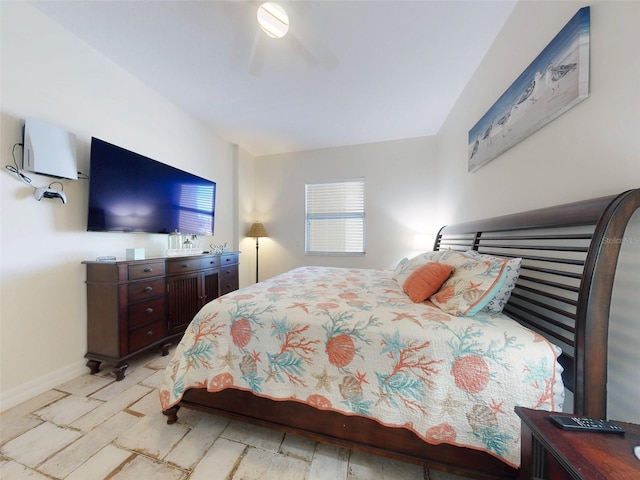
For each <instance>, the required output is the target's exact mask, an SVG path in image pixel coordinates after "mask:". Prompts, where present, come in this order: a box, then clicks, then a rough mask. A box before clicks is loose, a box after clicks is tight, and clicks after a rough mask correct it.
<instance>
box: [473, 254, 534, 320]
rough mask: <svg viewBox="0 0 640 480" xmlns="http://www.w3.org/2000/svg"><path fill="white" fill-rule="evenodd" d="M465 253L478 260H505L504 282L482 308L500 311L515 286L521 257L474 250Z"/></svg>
mask: <svg viewBox="0 0 640 480" xmlns="http://www.w3.org/2000/svg"><path fill="white" fill-rule="evenodd" d="M465 253H466V254H467V255H469V256H471V257H474V258H476V259H478V260H490V261H493V260H506V261H507V275H506V278H505V281H504V283H503V284H502V286H501V287H500V289H499V290H498V292H497V293H496V295H495V296H494V297H493V298H492V299H491V300H490V301H489V303H487V305H485V307H484V309H483V310H489V311H490V312H496V313H500V312H502V310H503V309H504V306H505V305H506V304H507V302H508V301H509V298H510V297H511V292H512V291H513V289H514V288H515V286H516V280H518V277H519V276H520V265H521V264H522V258H505V257H497V256H494V255H488V254H486V253H479V252H477V251H476V250H467V251H466V252H465Z"/></svg>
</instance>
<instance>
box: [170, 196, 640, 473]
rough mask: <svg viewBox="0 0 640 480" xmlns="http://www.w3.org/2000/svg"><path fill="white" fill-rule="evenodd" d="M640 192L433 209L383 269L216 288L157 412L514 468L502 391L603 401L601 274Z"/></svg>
mask: <svg viewBox="0 0 640 480" xmlns="http://www.w3.org/2000/svg"><path fill="white" fill-rule="evenodd" d="M639 207H640V190H637V189H636V190H630V191H627V192H624V193H622V194H620V195H616V196H611V197H603V198H597V199H593V200H587V201H582V202H577V203H572V204H566V205H561V206H558V207H550V208H544V209H539V210H535V211H530V212H525V213H520V214H513V215H508V216H502V217H496V218H492V219H486V220H482V221H477V222H469V223H464V224H458V225H451V226H446V227H443V228H442V229H441V230H440V232H439V233H438V235H437V238H436V242H435V247H434V251H433V252H426V253H424V254H423V255H420V256H416V257H414V258H412V259H409V260H404V259H403V261H401V262H400V263H399V265H398V267H397V268H396V269H395V270H393V271H384V270H372V269H342V268H324V267H303V268H299V269H294V270H292V271H291V272H287V273H285V274H282V275H279V276H277V277H274V278H273V279H270V280H269V281H267V282H262V283H260V284H257V285H254V286H251V287H247V288H243V289H241V290H239V291H236V292H233V293H230V294H227V295H225V296H223V297H220V298H219V299H216V300H214V301H212V302H210V303H209V304H207V305H206V306H205V307H204V308H203V309H202V310H201V311H200V312H199V313H198V314H197V315H196V317H194V319H193V321H192V322H191V324H190V326H189V328H188V329H187V332H186V333H185V336H184V337H183V339H182V341H181V342H180V344H179V345H178V347H177V348H176V352H175V355H174V357H173V359H172V361H171V362H170V363H169V365H168V366H167V370H166V373H165V377H164V381H163V384H162V387H161V389H160V398H161V403H162V407H163V413H164V414H165V415H167V417H168V419H167V421H168V423H175V422H176V421H177V420H178V418H177V412H178V409H179V408H180V407H181V406H186V407H191V408H196V409H201V410H205V411H209V412H213V413H216V414H220V415H225V416H228V417H231V418H238V419H242V420H245V421H249V422H254V423H256V424H259V425H265V426H269V427H272V428H277V429H280V430H282V431H284V432H288V433H295V434H301V435H305V436H308V437H310V438H313V439H315V440H318V441H325V442H331V443H335V444H339V445H342V446H345V447H348V448H356V449H360V450H364V451H368V452H371V453H376V454H380V455H384V456H388V457H391V458H396V459H401V460H405V461H410V462H417V463H421V464H425V465H427V466H429V467H433V468H437V469H441V470H446V471H449V472H453V473H458V474H463V475H467V476H473V477H476V478H516V477H517V476H518V466H519V441H520V436H519V421H518V419H517V417H516V416H515V414H514V412H513V407H514V406H516V405H520V406H528V407H530V408H540V409H546V410H560V409H562V402H563V386H564V387H566V388H567V389H568V390H569V391H571V392H572V393H573V411H574V412H575V413H577V414H580V415H588V416H593V417H603V418H604V417H606V373H607V370H606V360H607V328H608V313H609V305H610V301H611V293H612V289H613V279H614V274H615V269H616V263H617V258H618V253H619V250H620V245H621V239H623V237H624V231H625V227H626V225H627V223H628V221H629V219H630V218H631V216H632V215H633V213H634V212H635V210H636V209H637V208H639ZM442 265H444V266H450V270H449V274H448V275H447V274H446V272H444V273H442V274H440V277H441V279H444V281H443V282H440V281H439V280H438V282H437V288H436V287H434V288H436V289H435V293H433V294H432V295H430V296H429V297H427V298H426V299H425V301H421V299H420V298H419V297H418V298H416V299H414V300H416V301H414V300H412V299H411V298H410V296H409V294H411V293H413V292H412V290H411V289H407V288H406V285H407V284H408V282H409V278H411V279H412V281H414V282H415V280H416V278H415V277H416V275H412V274H414V272H416V271H417V270H420V271H424V270H428V271H429V272H430V274H429V275H430V276H429V277H428V280H429V281H428V282H427V283H429V282H431V283H433V281H434V280H433V279H434V278H435V277H434V275H432V270H433V268H434V267H437V266H440V267H437V268H438V269H440V268H442ZM516 266H519V268H515V267H516ZM435 276H436V277H437V276H438V275H435ZM463 280H464V281H463ZM510 281H512V282H513V283H512V284H510ZM465 282H466V283H465ZM464 285H468V286H467V287H464ZM430 287H433V285H430ZM452 292H453V293H452ZM505 292H506V293H508V294H507V295H506V300H507V301H506V303H504V302H502V301H497V300H496V299H498V297H499V296H500V294H504V293H505ZM496 293H498V294H499V295H497V296H496V295H495V294H496ZM490 300H492V302H490ZM502 300H505V298H502ZM514 320H515V321H514ZM587 332H588V335H587ZM561 374H562V375H561ZM561 376H562V379H561Z"/></svg>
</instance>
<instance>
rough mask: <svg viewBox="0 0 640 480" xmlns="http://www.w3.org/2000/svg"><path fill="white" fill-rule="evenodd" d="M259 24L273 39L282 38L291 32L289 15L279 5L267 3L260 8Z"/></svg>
mask: <svg viewBox="0 0 640 480" xmlns="http://www.w3.org/2000/svg"><path fill="white" fill-rule="evenodd" d="M258 24H259V25H260V28H262V30H264V32H265V33H266V34H267V35H269V36H270V37H271V38H282V37H284V36H285V35H286V34H287V32H288V31H289V15H287V12H285V10H284V8H282V7H281V6H280V5H278V4H277V3H273V2H266V3H263V4H262V5H260V6H259V7H258Z"/></svg>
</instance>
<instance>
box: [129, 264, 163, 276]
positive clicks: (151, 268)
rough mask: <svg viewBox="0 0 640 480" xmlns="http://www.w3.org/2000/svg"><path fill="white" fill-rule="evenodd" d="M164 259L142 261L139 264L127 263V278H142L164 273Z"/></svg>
mask: <svg viewBox="0 0 640 480" xmlns="http://www.w3.org/2000/svg"><path fill="white" fill-rule="evenodd" d="M164 270H165V269H164V261H160V262H153V263H143V264H141V265H129V280H142V279H143V278H150V277H160V276H162V275H164Z"/></svg>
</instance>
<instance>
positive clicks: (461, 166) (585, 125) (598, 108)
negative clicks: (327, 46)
mask: <svg viewBox="0 0 640 480" xmlns="http://www.w3.org/2000/svg"><path fill="white" fill-rule="evenodd" d="M582 6H583V4H582V2H574V1H558V2H520V3H518V5H517V6H516V7H515V9H514V12H513V14H512V15H511V17H510V18H509V20H508V21H507V22H506V24H505V26H504V28H503V30H502V32H501V33H500V35H499V36H498V38H497V40H496V42H495V43H494V45H493V46H492V48H491V50H490V51H489V52H488V54H487V55H486V57H485V58H484V60H483V62H482V63H481V65H480V67H479V68H478V70H477V72H476V73H475V75H474V78H473V79H472V81H471V82H470V83H469V85H468V87H467V88H466V89H465V90H464V92H463V94H462V95H461V97H460V99H459V100H458V102H457V103H456V105H455V107H454V109H453V110H452V112H451V114H450V115H449V117H448V119H447V121H446V122H445V124H444V126H443V128H442V130H441V132H440V133H439V135H437V136H436V137H432V138H420V139H411V140H406V141H396V142H386V143H381V144H372V145H362V146H354V147H345V148H336V149H328V150H319V151H312V152H299V153H294V154H288V155H274V156H269V157H260V158H258V159H256V178H257V179H258V180H257V182H258V185H257V188H256V199H257V207H256V208H257V209H258V211H261V215H262V218H263V220H264V221H265V225H266V227H267V229H269V231H270V234H271V237H272V238H269V239H268V240H269V242H264V244H265V245H264V248H262V247H261V253H260V255H261V256H260V260H261V262H260V264H261V271H264V272H265V276H271V275H275V274H277V273H281V272H283V271H285V270H287V269H289V268H291V267H293V266H298V265H309V264H323V265H349V266H359V267H372V268H386V267H390V266H393V265H394V264H395V262H397V261H398V260H399V259H400V258H401V257H402V256H405V255H408V254H411V253H412V248H413V244H412V242H413V238H414V235H415V234H416V233H421V232H424V233H431V232H435V231H436V230H437V227H438V226H441V225H443V224H447V223H456V222H461V221H466V220H473V219H479V218H485V217H491V216H495V215H502V214H507V213H512V212H517V211H523V210H529V209H533V208H540V207H544V206H549V205H556V204H561V203H567V202H573V201H577V200H582V199H587V198H593V197H598V196H604V195H611V194H615V193H619V192H622V191H624V190H627V189H630V188H636V187H640V108H639V107H640V89H639V88H638V78H640V56H639V55H638V52H637V47H638V45H640V29H638V28H637V26H638V25H640V2H624V1H622V2H611V1H601V2H591V77H590V79H591V95H590V97H589V98H588V99H586V100H585V101H583V102H581V103H580V104H578V105H577V106H575V107H574V108H572V109H571V110H570V111H568V112H567V113H565V114H564V115H562V116H561V117H559V118H557V119H556V120H554V121H553V122H552V123H550V124H548V125H547V126H545V127H543V128H542V129H541V130H539V131H538V132H536V133H534V134H533V135H531V136H530V137H529V138H527V139H525V140H524V141H522V142H521V143H520V144H518V145H517V146H515V147H514V148H512V149H511V150H509V151H507V152H505V153H504V154H503V155H502V156H500V157H499V158H497V159H496V160H494V161H492V162H490V163H489V164H487V165H485V166H484V167H482V168H481V169H480V170H478V171H477V172H475V173H468V172H467V135H468V131H469V129H470V128H471V127H472V126H473V125H474V124H475V123H476V121H477V120H478V119H479V118H480V117H481V116H482V115H483V114H484V113H485V112H486V110H487V109H489V108H490V107H491V105H492V104H493V103H494V102H495V101H496V100H497V99H498V98H499V97H500V95H502V93H503V92H504V91H505V90H506V89H507V88H508V87H509V85H510V84H511V83H512V82H513V81H514V80H515V79H516V78H517V77H518V75H520V73H521V72H522V71H523V70H524V69H525V68H526V67H527V66H528V65H529V63H531V61H532V60H533V59H534V58H535V57H536V56H537V55H538V54H539V53H540V51H541V50H542V49H543V48H544V47H545V46H546V45H547V44H548V43H549V41H550V40H551V39H552V38H553V37H554V36H555V35H556V34H557V33H558V32H559V31H560V29H561V28H562V27H563V26H564V25H565V24H566V22H567V21H568V20H569V19H570V18H571V17H572V16H573V15H574V14H575V13H576V12H577V10H578V9H579V8H580V7H582ZM533 19H535V21H534V20H533ZM425 114H428V112H425ZM354 176H364V177H366V179H367V180H366V181H367V183H366V194H367V255H366V256H364V257H326V258H325V257H311V256H305V255H304V207H303V203H304V183H305V182H314V181H325V180H334V179H342V178H350V177H354ZM261 245H262V243H261ZM628 248H629V249H630V251H629V252H628V253H627V254H626V255H632V256H635V258H638V256H639V255H640V242H639V243H637V244H635V246H634V245H632V244H631V243H629V245H628ZM625 258H628V257H625ZM636 264H637V263H636ZM635 278H636V279H637V280H636V281H638V282H639V283H640V272H638V271H637V270H636V271H635ZM638 288H640V286H639V287H638ZM636 291H637V289H636ZM627 300H630V302H631V304H632V305H633V308H630V307H629V308H625V309H624V312H625V313H623V314H622V315H626V316H627V317H629V318H627V319H626V320H625V322H626V323H629V322H632V321H635V324H636V325H637V319H635V320H633V319H632V318H631V315H632V312H633V311H634V309H635V311H639V310H640V305H639V304H638V302H639V300H638V299H637V296H636V297H635V298H634V299H627ZM615 314H616V315H621V311H620V310H616V312H615ZM613 323H614V324H618V323H619V322H617V321H616V322H613ZM631 331H632V332H633V342H634V343H633V344H634V345H637V344H638V343H640V332H639V330H638V329H637V328H635V329H632V330H631ZM620 361H621V362H622V363H624V364H627V365H628V364H632V365H637V364H638V363H640V359H637V358H631V357H626V356H623V358H622V359H621V360H620ZM634 362H635V363H634ZM613 363H614V364H615V363H616V362H615V361H614V362H613ZM617 376H618V375H617V374H614V375H612V377H617ZM629 385H631V387H632V389H633V390H632V391H631V392H628V393H625V392H622V391H620V389H619V386H616V387H611V393H612V395H614V396H616V397H618V398H622V397H624V396H625V395H630V398H640V382H637V381H635V382H630V383H629ZM613 403H617V402H613ZM636 403H637V402H636ZM636 408H637V409H640V406H639V405H636ZM611 415H612V416H613V417H615V418H630V416H631V415H634V417H633V418H634V419H635V420H636V421H638V419H639V418H640V411H638V412H633V413H631V412H628V411H624V410H620V409H616V408H614V409H613V410H612V411H611Z"/></svg>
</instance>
